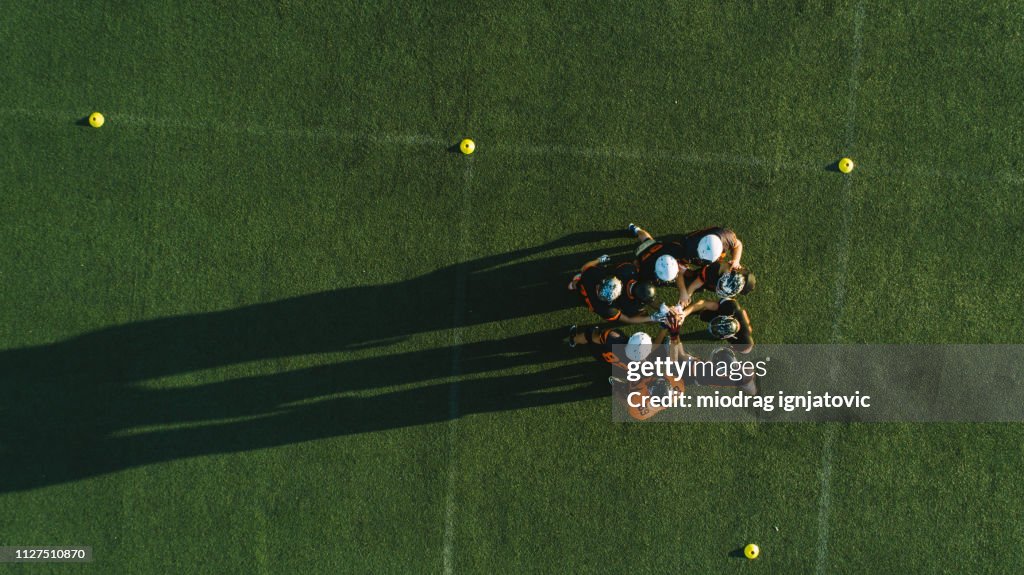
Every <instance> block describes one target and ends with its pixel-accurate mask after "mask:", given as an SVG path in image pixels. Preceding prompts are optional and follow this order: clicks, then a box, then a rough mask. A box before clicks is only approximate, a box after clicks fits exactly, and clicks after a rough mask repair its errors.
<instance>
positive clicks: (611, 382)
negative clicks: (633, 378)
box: [608, 375, 626, 385]
mask: <svg viewBox="0 0 1024 575" xmlns="http://www.w3.org/2000/svg"><path fill="white" fill-rule="evenodd" d="M616 383H626V382H624V381H622V380H621V379H619V378H617V377H615V376H614V375H613V376H610V377H609V378H608V385H615V384H616Z"/></svg>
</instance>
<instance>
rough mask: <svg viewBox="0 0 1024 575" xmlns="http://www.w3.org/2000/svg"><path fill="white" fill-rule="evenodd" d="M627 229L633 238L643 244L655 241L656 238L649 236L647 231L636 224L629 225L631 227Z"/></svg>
mask: <svg viewBox="0 0 1024 575" xmlns="http://www.w3.org/2000/svg"><path fill="white" fill-rule="evenodd" d="M627 229H628V230H629V233H631V234H633V237H634V238H636V241H637V242H639V243H641V244H642V243H644V242H647V241H650V240H653V239H654V236H652V235H651V234H649V233H648V232H647V230H644V229H643V228H641V227H640V226H638V225H636V224H629V227H628V228H627Z"/></svg>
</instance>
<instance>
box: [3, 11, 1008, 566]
mask: <svg viewBox="0 0 1024 575" xmlns="http://www.w3.org/2000/svg"><path fill="white" fill-rule="evenodd" d="M1022 11H1024V10H1022V9H1021V7H1019V6H1017V5H1013V4H1008V3H1003V4H999V3H995V2H986V3H981V4H978V3H966V2H963V3H956V4H950V5H946V6H942V7H930V6H927V5H923V4H921V5H919V4H913V3H902V4H894V5H890V4H879V3H875V2H864V3H855V2H850V3H845V2H840V3H817V2H787V3H779V4H777V5H766V4H763V3H736V4H726V5H715V6H710V5H708V6H684V5H679V6H668V7H667V6H664V5H661V4H656V3H640V4H637V3H634V4H628V5H617V6H615V7H614V8H612V7H604V6H600V7H599V6H596V5H594V4H592V3H574V2H563V3H558V4H555V5H544V4H540V3H533V2H514V3H511V4H508V5H506V6H503V7H501V8H483V7H479V6H473V5H468V4H451V3H440V2H430V3H421V4H420V5H417V6H402V5H400V4H398V3H389V2H377V3H374V4H372V5H359V6H357V5H351V6H335V5H333V4H331V3H309V2H306V3H298V2H277V3H267V4H251V5H250V4H237V5H217V6H214V5H208V4H199V3H197V4H187V3H185V4H183V3H146V4H144V5H139V6H128V5H113V4H111V5H103V4H95V3H66V4H62V5H60V6H54V5H51V4H46V3H22V4H19V5H17V6H12V7H9V8H8V10H7V11H6V13H5V19H4V21H3V22H2V23H0V41H2V43H3V45H4V47H5V50H6V52H7V60H6V62H7V65H6V66H3V67H0V101H2V102H4V104H3V105H2V109H0V117H2V118H3V122H4V128H5V129H4V130H2V131H0V144H2V146H3V149H4V152H5V153H4V154H3V159H2V160H0V161H2V162H3V164H2V165H3V169H2V170H0V187H2V189H3V190H4V199H5V201H4V202H2V203H0V216H2V217H3V221H4V222H5V223H4V225H3V226H0V274H2V276H0V277H2V278H3V281H2V282H0V290H2V295H3V300H4V301H5V304H6V305H5V308H4V309H5V312H4V321H3V322H0V349H2V350H3V351H0V367H2V370H3V371H2V375H0V377H2V379H0V386H2V388H0V391H2V393H3V396H4V401H3V403H0V421H2V423H0V456H2V458H3V462H4V466H3V474H2V476H0V491H2V493H0V501H2V508H3V509H4V510H5V512H4V513H3V514H2V519H0V527H2V533H3V539H4V541H3V544H5V545H91V546H92V547H93V549H94V552H95V555H96V561H95V563H93V564H90V565H81V566H74V567H73V566H59V567H60V569H56V567H58V566H53V565H51V566H48V567H49V568H48V567H47V566H34V567H29V566H20V565H19V566H8V567H12V569H11V570H12V571H14V572H19V571H20V572H26V573H27V572H33V573H37V572H48V571H52V572H56V571H58V570H59V571H64V570H74V571H86V572H96V573H109V572H133V573H145V572H168V571H181V572H208V573H223V572H275V573H276V572H332V573H334V572H355V573H365V572H401V573H406V572H424V571H433V572H437V571H445V570H450V571H452V572H541V573H550V572H621V571H627V570H629V571H637V572H667V571H672V572H678V571H683V572H738V571H749V572H753V571H765V572H768V571H771V572H780V573H796V572H815V571H817V572H839V573H860V572H864V571H878V572H964V571H975V572H1006V571H1013V570H1014V569H1015V567H1016V565H1019V564H1020V562H1021V560H1022V559H1024V557H1022V556H1021V550H1020V546H1019V541H1020V539H1021V536H1022V535H1024V532H1022V526H1021V525H1022V523H1021V522H1020V519H1019V518H1020V514H1021V511H1022V506H1021V503H1020V501H1019V496H1018V493H1019V489H1018V487H1017V486H1018V485H1020V483H1021V480H1022V479H1024V472H1022V463H1024V461H1022V459H1024V458H1022V456H1024V453H1022V447H1021V439H1022V433H1021V431H1020V428H1019V426H1017V425H1011V424H990V425H899V424H893V425H865V426H839V425H761V426H758V425H738V424H737V425H623V424H613V423H611V421H610V409H609V403H608V400H607V398H606V397H605V395H606V394H607V389H606V387H604V386H606V385H607V384H605V383H604V378H605V376H606V374H605V372H604V370H602V369H600V368H599V367H597V366H596V365H595V364H594V362H593V361H592V360H590V359H589V358H587V357H584V354H583V353H570V352H568V350H564V349H563V348H562V347H561V346H562V345H563V344H562V335H563V331H562V329H563V328H564V327H565V326H567V325H568V324H570V323H573V322H588V321H592V317H591V316H589V315H588V313H587V312H586V311H585V310H584V309H582V308H580V307H578V306H574V302H573V301H572V300H571V299H570V298H568V296H567V294H566V293H565V292H564V284H565V283H566V281H567V280H568V277H569V275H570V270H571V269H572V268H574V267H578V266H579V265H580V264H582V263H583V262H584V261H586V260H587V259H589V258H591V257H594V256H596V255H599V254H601V253H613V254H616V255H617V256H619V257H625V254H626V253H627V250H628V248H629V245H630V240H629V238H627V237H625V235H624V234H623V235H614V234H608V233H597V232H607V231H610V230H621V229H622V228H623V227H624V226H625V224H626V223H628V222H629V221H635V222H637V223H639V224H641V225H643V226H644V227H645V228H648V229H650V230H651V231H652V232H653V233H655V234H656V235H659V234H668V233H679V232H683V231H687V230H690V229H697V228H700V227H704V226H709V225H718V224H721V225H727V226H730V227H733V228H734V229H736V230H737V231H738V233H739V234H740V237H741V238H743V240H744V241H745V243H746V246H747V251H746V253H745V255H744V261H745V262H747V264H748V265H749V266H750V267H751V268H752V269H753V270H755V272H757V273H758V275H759V290H758V292H757V293H756V294H754V295H752V296H751V297H750V298H749V299H748V300H747V302H746V305H747V307H748V308H749V310H750V313H751V316H752V319H753V322H754V325H755V329H756V334H757V335H756V337H758V339H759V340H760V341H763V342H772V343H791V342H816V343H824V342H834V341H841V342H850V343H862V342H891V343H919V342H932V343H944V342H950V343H953V342H968V343H1024V342H1022V341H1021V337H1020V335H1019V333H1018V330H1017V329H1015V327H1016V326H1019V325H1020V324H1021V321H1022V320H1024V309H1022V308H1021V306H1020V303H1019V299H1020V289H1019V287H1018V286H1019V285H1020V282H1021V279H1022V277H1021V276H1022V273H1021V271H1020V270H1019V266H1018V265H1017V263H1018V262H1019V261H1021V259H1022V258H1021V256H1022V254H1021V247H1020V245H1019V243H1018V242H1016V241H1015V237H1016V236H1017V235H1019V232H1020V231H1021V224H1020V221H1021V220H1020V217H1019V214H1020V213H1021V200H1020V192H1021V185H1022V172H1024V166H1022V165H1021V161H1020V157H1019V154H1020V150H1021V135H1020V134H1021V128H1022V125H1021V117H1022V114H1021V113H1022V112H1024V110H1022V109H1021V107H1022V104H1021V102H1022V100H1021V98H1020V94H1021V91H1022V87H1024V72H1022V70H1024V66H1022V64H1024V62H1022V61H1021V60H1022V58H1024V54H1022V53H1021V51H1020V50H1019V49H1018V48H1019V46H1018V44H1019V38H1020V35H1021V32H1022V25H1021V22H1022V19H1021V18H1022V16H1024V14H1022ZM94 110H99V111H102V112H103V113H104V114H106V116H107V124H106V125H105V126H104V127H103V128H102V129H100V130H94V129H92V128H88V127H83V126H80V125H76V121H77V120H80V119H81V118H84V117H85V116H86V115H87V114H88V113H89V112H91V111H94ZM465 136H469V137H473V138H474V139H476V141H477V145H478V151H477V153H476V154H474V155H473V156H472V157H469V158H466V157H463V156H461V155H460V154H457V153H451V152H450V151H448V148H449V146H452V145H454V144H456V143H457V142H458V140H459V139H460V138H462V137H465ZM843 155H850V156H852V157H853V158H854V159H855V160H856V161H857V162H858V168H857V170H856V171H855V172H854V173H853V174H852V175H851V176H842V175H840V174H838V173H835V172H832V171H829V170H827V169H826V167H827V166H828V165H829V164H830V163H832V162H834V161H836V160H837V159H838V158H839V157H841V156H843ZM666 295H667V296H668V297H672V295H673V294H666ZM691 328H693V329H695V328H696V325H693V326H691ZM751 541H753V542H757V543H759V544H761V546H762V549H763V555H762V558H761V559H759V560H758V561H757V562H756V563H752V564H748V563H747V562H746V560H745V559H741V558H737V557H734V556H732V554H733V553H734V552H735V551H736V550H737V549H739V548H740V547H741V546H742V545H743V544H745V543H747V542H751ZM19 567H21V569H18V568H19Z"/></svg>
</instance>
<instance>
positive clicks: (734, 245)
mask: <svg viewBox="0 0 1024 575" xmlns="http://www.w3.org/2000/svg"><path fill="white" fill-rule="evenodd" d="M725 236H726V237H725V240H726V241H727V242H728V244H729V251H730V252H732V259H731V260H729V266H730V267H731V268H732V269H737V268H739V267H740V259H741V258H743V242H741V241H740V239H739V238H738V237H737V236H736V232H734V231H732V230H726V233H725Z"/></svg>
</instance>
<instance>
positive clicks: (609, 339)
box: [589, 327, 629, 369]
mask: <svg viewBox="0 0 1024 575" xmlns="http://www.w3.org/2000/svg"><path fill="white" fill-rule="evenodd" d="M589 339H590V349H591V351H592V352H593V354H594V357H596V358H597V360H598V361H603V362H605V363H607V364H610V365H612V366H615V367H618V368H620V369H627V367H626V358H625V357H619V356H618V355H617V354H616V353H615V348H614V347H613V346H616V345H617V346H620V347H619V349H624V348H623V347H621V346H624V345H626V343H627V342H628V341H629V338H628V337H626V334H624V333H622V332H621V331H619V330H617V329H612V328H604V329H601V328H600V327H594V328H593V332H592V335H591V336H590V338H589Z"/></svg>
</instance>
